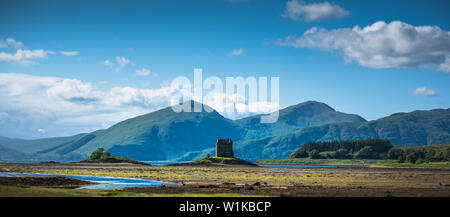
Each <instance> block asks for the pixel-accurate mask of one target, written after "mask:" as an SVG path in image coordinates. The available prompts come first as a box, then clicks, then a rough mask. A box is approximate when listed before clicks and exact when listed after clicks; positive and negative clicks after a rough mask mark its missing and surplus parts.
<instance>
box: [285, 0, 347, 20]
mask: <svg viewBox="0 0 450 217" xmlns="http://www.w3.org/2000/svg"><path fill="white" fill-rule="evenodd" d="M347 15H349V12H348V11H347V10H345V9H344V8H342V7H340V6H338V5H336V4H334V3H329V2H322V3H310V4H307V3H305V2H304V1H298V0H291V1H288V2H287V3H286V8H285V11H284V13H283V14H282V15H281V16H282V17H284V18H288V19H291V20H294V21H298V20H304V21H307V22H310V21H316V20H324V19H337V18H342V17H345V16H347Z"/></svg>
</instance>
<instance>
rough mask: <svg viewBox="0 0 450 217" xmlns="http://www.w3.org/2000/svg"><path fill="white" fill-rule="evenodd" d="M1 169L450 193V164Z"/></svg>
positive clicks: (258, 189)
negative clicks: (439, 166)
mask: <svg viewBox="0 0 450 217" xmlns="http://www.w3.org/2000/svg"><path fill="white" fill-rule="evenodd" d="M0 171H4V172H23V173H26V172H28V173H46V174H65V175H98V176H111V177H127V178H140V179H150V180H159V181H164V182H170V183H178V184H179V185H178V186H168V185H165V186H158V187H156V186H155V187H135V188H125V189H121V190H119V191H120V192H129V193H130V194H144V195H189V194H201V195H216V194H236V195H250V196H253V195H254V196H274V197H284V196H286V197H450V168H399V167H377V166H371V167H339V168H267V167H205V166H202V167H195V166H192V165H191V166H144V165H131V164H80V163H76V164H70V163H65V164H19V163H0Z"/></svg>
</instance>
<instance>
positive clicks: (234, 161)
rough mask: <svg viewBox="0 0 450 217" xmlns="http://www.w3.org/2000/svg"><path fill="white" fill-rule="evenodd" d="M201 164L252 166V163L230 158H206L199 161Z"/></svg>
mask: <svg viewBox="0 0 450 217" xmlns="http://www.w3.org/2000/svg"><path fill="white" fill-rule="evenodd" d="M196 162H198V163H200V164H212V163H221V164H246V165H251V164H252V163H250V162H247V161H245V160H241V159H238V158H228V157H205V158H202V159H200V160H198V161H196Z"/></svg>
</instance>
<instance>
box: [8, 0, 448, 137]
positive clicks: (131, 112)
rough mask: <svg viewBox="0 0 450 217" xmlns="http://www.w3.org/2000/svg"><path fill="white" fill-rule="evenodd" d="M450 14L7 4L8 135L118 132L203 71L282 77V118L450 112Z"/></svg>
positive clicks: (199, 1)
mask: <svg viewBox="0 0 450 217" xmlns="http://www.w3.org/2000/svg"><path fill="white" fill-rule="evenodd" d="M449 9H450V1H447V0H442V1H440V0H431V1H429V0H428V1H426V0H396V1H390V0H377V1H369V0H367V1H360V0H335V1H323V0H320V1H313V0H304V1H302V0H192V1H190V0H180V1H177V0H171V1H163V0H150V1H83V0H81V1H47V0H43V1H26V0H25V1H3V0H0V136H6V137H15V138H26V139H31V138H43V137H54V136H67V135H74V134H77V133H84V132H92V131H94V130H97V129H104V128H107V127H110V126H111V125H113V124H115V123H117V122H119V121H122V120H125V119H127V118H131V117H135V116H137V115H142V114H145V113H148V112H152V111H155V110H157V109H161V108H164V107H166V106H168V105H169V104H170V101H169V100H168V99H169V98H170V97H171V96H173V95H174V94H178V93H179V91H177V90H175V89H174V88H173V87H171V86H170V83H171V82H172V80H173V79H174V78H175V77H177V76H185V77H187V78H189V79H191V80H193V70H194V68H201V69H202V70H203V77H204V78H206V77H209V76H216V77H219V78H221V79H223V80H224V81H225V77H238V76H242V77H244V78H247V77H251V76H253V77H261V76H264V77H269V78H270V77H279V105H280V107H281V108H283V107H287V106H290V105H294V104H298V103H301V102H304V101H308V100H315V101H319V102H323V103H326V104H328V105H330V106H331V107H333V108H334V109H336V110H337V111H342V112H346V113H354V114H358V115H360V116H362V117H363V118H365V119H367V120H375V119H378V118H381V117H384V116H388V115H390V114H393V113H397V112H410V111H414V110H430V109H436V108H449V107H450V85H449V84H450V32H449V31H450V22H449V21H450V13H448V11H449ZM221 97H222V98H223V97H226V96H221ZM219 98H220V97H219ZM222 98H220V99H222ZM211 106H212V107H213V108H216V109H217V106H219V104H217V105H211ZM222 114H223V115H224V116H225V117H228V118H232V119H236V118H240V117H244V116H246V115H250V114H251V113H226V112H222Z"/></svg>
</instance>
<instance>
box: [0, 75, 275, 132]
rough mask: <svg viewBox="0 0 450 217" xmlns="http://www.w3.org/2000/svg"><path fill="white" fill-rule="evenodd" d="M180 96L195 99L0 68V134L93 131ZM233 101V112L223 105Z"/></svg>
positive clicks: (164, 90)
mask: <svg viewBox="0 0 450 217" xmlns="http://www.w3.org/2000/svg"><path fill="white" fill-rule="evenodd" d="M180 97H183V101H186V100H188V99H196V98H195V97H194V96H192V93H190V92H186V91H185V90H183V89H181V88H180V89H178V88H176V87H172V86H170V85H165V86H162V87H161V88H158V89H140V88H134V87H130V86H124V87H119V86H114V87H112V88H110V89H107V90H102V89H100V88H98V87H97V86H95V85H94V84H92V83H89V82H83V81H81V80H78V79H73V78H59V77H43V76H34V75H28V74H14V73H0V132H1V134H0V136H7V137H18V138H38V137H42V136H45V137H48V136H67V135H74V134H77V133H82V132H92V131H94V130H97V129H104V128H107V127H109V126H111V125H113V124H115V123H118V122H120V121H123V120H125V119H128V118H132V117H135V116H138V115H142V114H146V113H149V112H153V111H156V110H158V109H162V108H165V107H167V106H170V105H175V104H177V103H179V102H180V100H181V98H180ZM224 100H229V102H231V103H225V101H224ZM205 104H208V105H209V106H211V107H212V108H214V109H215V110H217V111H218V112H219V113H221V114H222V115H224V116H225V117H228V118H240V117H243V116H246V115H249V114H256V113H267V112H271V111H274V110H275V109H276V108H277V107H274V105H271V104H269V103H259V106H260V108H261V110H260V111H259V112H256V113H255V112H254V113H250V112H248V111H249V110H248V107H249V106H250V105H246V104H245V98H243V97H240V96H238V95H236V94H235V95H233V96H227V95H225V94H216V95H214V97H213V98H212V99H210V100H207V101H206V102H205ZM234 104H235V105H236V106H235V108H236V109H235V110H234V111H233V112H228V111H227V110H226V109H225V108H227V107H228V106H232V105H234Z"/></svg>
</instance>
